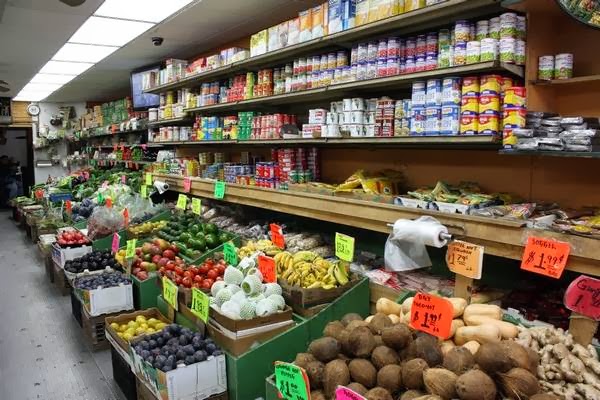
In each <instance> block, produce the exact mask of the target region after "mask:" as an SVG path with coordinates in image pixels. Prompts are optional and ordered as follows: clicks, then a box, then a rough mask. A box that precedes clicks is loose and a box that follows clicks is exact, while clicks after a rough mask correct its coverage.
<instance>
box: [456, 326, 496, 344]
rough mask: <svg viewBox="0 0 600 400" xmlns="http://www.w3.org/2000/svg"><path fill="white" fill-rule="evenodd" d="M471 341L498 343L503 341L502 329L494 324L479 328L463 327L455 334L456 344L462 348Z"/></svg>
mask: <svg viewBox="0 0 600 400" xmlns="http://www.w3.org/2000/svg"><path fill="white" fill-rule="evenodd" d="M471 340H476V341H477V342H479V343H496V342H500V340H502V333H500V328H498V327H497V326H496V325H492V324H484V325H479V326H462V327H460V328H458V329H457V330H456V333H455V334H454V343H456V344H457V345H459V346H461V345H463V344H465V343H467V342H470V341H471Z"/></svg>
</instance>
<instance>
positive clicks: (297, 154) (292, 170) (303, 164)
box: [257, 147, 321, 189]
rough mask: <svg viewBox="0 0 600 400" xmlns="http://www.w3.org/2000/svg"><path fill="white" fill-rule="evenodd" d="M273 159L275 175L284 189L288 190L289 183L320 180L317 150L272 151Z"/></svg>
mask: <svg viewBox="0 0 600 400" xmlns="http://www.w3.org/2000/svg"><path fill="white" fill-rule="evenodd" d="M271 158H272V159H273V160H276V162H275V163H274V164H275V165H276V166H277V168H276V170H275V174H276V177H277V178H278V180H279V182H280V183H279V185H280V187H281V188H282V189H287V184H288V183H306V182H312V181H314V180H318V179H319V178H320V175H321V172H320V168H319V151H318V149H317V148H314V147H313V148H310V149H303V148H300V149H276V150H272V151H271ZM257 171H258V167H257Z"/></svg>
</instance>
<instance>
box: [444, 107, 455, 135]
mask: <svg viewBox="0 0 600 400" xmlns="http://www.w3.org/2000/svg"><path fill="white" fill-rule="evenodd" d="M459 121H460V108H459V107H458V106H443V107H442V121H441V127H440V134H442V135H458V133H459V132H460V122H459Z"/></svg>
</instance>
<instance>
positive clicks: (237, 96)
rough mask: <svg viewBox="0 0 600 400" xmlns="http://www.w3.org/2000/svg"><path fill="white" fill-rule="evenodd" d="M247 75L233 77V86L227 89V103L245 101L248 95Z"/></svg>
mask: <svg viewBox="0 0 600 400" xmlns="http://www.w3.org/2000/svg"><path fill="white" fill-rule="evenodd" d="M246 78H247V76H246V75H236V76H234V77H233V79H232V82H231V86H230V87H229V89H227V100H226V101H227V102H231V101H240V100H244V99H245V98H246V97H245V94H246Z"/></svg>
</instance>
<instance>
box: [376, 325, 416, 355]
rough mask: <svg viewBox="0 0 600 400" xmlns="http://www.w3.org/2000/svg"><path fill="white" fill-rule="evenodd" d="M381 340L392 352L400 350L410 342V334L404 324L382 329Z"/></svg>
mask: <svg viewBox="0 0 600 400" xmlns="http://www.w3.org/2000/svg"><path fill="white" fill-rule="evenodd" d="M381 340H383V343H385V345H386V346H388V347H391V348H392V349H394V350H402V349H404V348H405V347H406V346H408V345H409V344H410V343H411V342H412V334H411V333H410V329H408V326H406V325H405V324H396V325H393V326H389V327H387V328H384V329H383V331H382V332H381Z"/></svg>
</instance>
